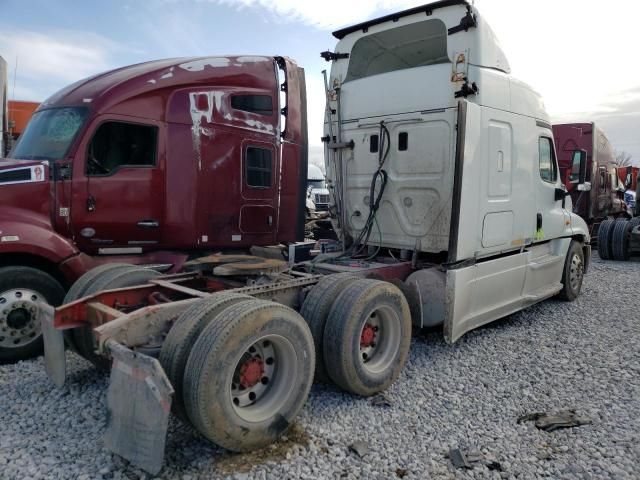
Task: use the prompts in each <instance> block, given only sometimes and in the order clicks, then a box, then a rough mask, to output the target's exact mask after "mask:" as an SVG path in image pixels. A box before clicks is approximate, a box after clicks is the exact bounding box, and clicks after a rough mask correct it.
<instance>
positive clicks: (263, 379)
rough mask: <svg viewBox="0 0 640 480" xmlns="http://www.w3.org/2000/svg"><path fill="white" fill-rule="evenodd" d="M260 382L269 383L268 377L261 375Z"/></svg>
mask: <svg viewBox="0 0 640 480" xmlns="http://www.w3.org/2000/svg"><path fill="white" fill-rule="evenodd" d="M260 381H261V382H262V384H263V385H266V384H267V383H269V378H268V377H262V380H260Z"/></svg>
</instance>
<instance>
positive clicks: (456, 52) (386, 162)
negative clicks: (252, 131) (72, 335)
mask: <svg viewBox="0 0 640 480" xmlns="http://www.w3.org/2000/svg"><path fill="white" fill-rule="evenodd" d="M425 13H426V15H425ZM425 22H428V23H425ZM334 35H335V36H336V37H337V38H338V39H340V42H339V43H338V45H337V48H336V50H335V51H334V52H324V53H323V56H324V57H325V58H326V59H327V60H328V61H331V62H333V63H332V70H331V76H330V78H329V79H327V82H326V83H327V89H328V91H327V92H326V93H327V99H328V105H327V121H326V124H325V134H326V135H325V141H326V145H325V148H326V157H325V158H326V167H327V178H328V181H329V191H330V195H331V205H330V211H331V213H332V215H333V221H334V223H335V226H336V228H337V229H338V233H339V234H340V236H341V237H342V240H343V242H344V245H343V248H342V250H340V251H338V252H332V253H331V252H327V253H325V254H323V255H319V256H318V257H317V258H315V259H314V260H313V261H309V262H302V263H294V264H293V265H288V264H287V263H285V262H284V261H282V260H266V259H264V258H257V257H254V258H252V257H242V258H240V257H237V256H229V255H213V256H210V257H207V258H200V259H194V260H192V261H190V262H187V263H186V264H185V272H183V273H181V274H176V275H164V276H158V274H157V273H155V274H154V273H149V270H146V271H143V272H141V271H140V269H139V268H136V267H127V266H114V267H112V268H116V269H120V270H119V271H118V272H115V273H117V275H115V276H114V272H113V271H112V272H105V271H98V272H95V271H94V272H88V273H87V274H85V276H84V277H83V278H81V279H80V280H79V281H78V283H77V284H76V286H74V290H75V292H74V296H73V298H72V300H73V301H72V302H71V303H68V304H67V305H64V306H62V307H59V308H57V309H55V310H54V309H52V308H50V307H43V308H44V310H45V311H46V315H44V316H43V328H44V331H45V335H46V337H47V342H46V347H47V349H46V362H45V364H46V367H47V372H48V373H49V375H50V376H51V377H52V378H53V379H54V380H55V381H56V383H58V384H62V383H63V382H64V380H65V367H64V342H63V339H62V331H63V330H71V331H73V332H79V331H88V332H89V333H90V334H91V335H92V337H91V338H92V340H93V341H94V342H95V343H94V344H93V347H94V348H93V350H94V353H95V354H96V356H97V357H98V360H99V359H102V360H103V361H106V360H112V361H113V364H112V365H113V368H112V376H111V380H110V384H109V392H108V395H107V404H108V408H109V410H110V415H109V423H108V425H107V432H106V438H105V446H106V447H107V448H109V449H110V450H112V451H114V452H116V453H118V454H120V455H122V456H124V457H125V458H127V459H129V460H130V461H132V462H133V463H134V464H135V465H137V466H139V467H141V468H144V469H145V470H147V471H149V472H150V473H152V474H156V473H157V472H158V471H159V470H160V469H161V468H162V458H163V454H164V448H165V437H166V432H167V422H168V416H169V413H170V411H171V410H173V411H174V412H175V413H177V414H178V415H179V416H180V417H181V418H182V419H183V420H185V421H186V422H187V423H189V424H191V425H192V426H193V427H194V428H195V429H196V430H198V431H199V432H200V433H202V434H203V435H204V436H205V437H207V438H209V439H210V440H211V441H213V442H214V443H216V444H218V445H221V446H223V447H225V448H228V449H230V450H234V451H244V450H248V449H252V448H258V447H262V446H264V445H266V444H268V443H270V442H272V441H273V440H275V439H276V438H277V437H278V436H279V435H281V434H282V433H283V432H284V431H286V429H287V428H288V427H289V425H290V424H291V422H293V420H294V418H295V417H296V415H297V414H298V412H299V411H300V409H301V408H302V406H303V405H304V402H305V400H306V398H307V395H308V393H309V389H310V388H311V383H312V381H313V378H316V379H322V380H325V381H331V382H333V383H335V384H336V385H337V386H338V387H340V388H342V389H343V390H345V391H347V392H350V393H353V394H357V395H362V396H370V395H374V394H376V393H378V392H380V391H382V390H384V389H386V388H387V387H388V386H389V385H391V384H392V383H393V382H394V381H395V380H396V379H397V378H398V376H399V375H400V372H401V370H402V368H403V366H404V364H405V362H406V360H407V355H408V351H409V347H410V343H411V342H410V340H411V327H412V325H414V326H418V327H421V326H427V325H443V331H444V334H445V338H446V339H447V341H449V342H454V341H456V340H457V339H458V338H460V336H462V335H463V334H464V333H465V332H467V331H468V330H470V329H472V328H474V327H477V326H479V325H481V324H483V323H486V322H489V321H492V320H494V319H496V318H498V317H501V316H504V315H507V314H509V313H511V312H514V311H517V310H520V309H522V308H524V307H525V306H527V305H530V304H532V303H535V302H538V301H541V300H543V299H545V298H548V297H551V296H553V295H556V294H559V295H560V296H561V297H563V298H565V299H567V300H573V299H575V298H576V296H577V295H578V294H579V292H580V289H581V286H582V280H583V274H584V271H585V269H586V266H587V264H588V259H589V254H590V246H589V241H590V238H589V233H588V229H587V226H586V224H585V222H584V221H583V220H582V219H580V218H579V217H578V216H576V215H574V214H573V213H572V212H571V200H570V198H568V197H567V195H566V191H565V189H564V188H563V187H562V184H561V182H560V177H559V171H558V165H557V160H556V156H555V149H554V145H553V134H552V131H551V126H550V125H549V123H548V119H547V116H546V113H545V112H544V109H543V107H542V104H541V101H540V98H539V96H537V95H536V94H535V93H534V92H533V91H532V90H531V89H529V88H528V87H527V86H526V85H524V84H522V83H521V82H519V81H517V80H515V79H513V78H512V77H510V76H509V74H508V64H507V63H506V59H505V58H504V55H503V54H502V52H501V50H500V49H499V47H498V46H497V43H496V42H495V38H494V36H493V34H492V33H491V31H490V30H489V28H488V26H487V25H486V24H485V23H484V22H483V20H482V18H481V17H480V16H479V15H478V12H477V11H476V10H475V8H473V7H472V6H471V5H469V4H468V3H467V2H464V1H451V0H449V1H443V2H437V3H433V4H430V5H426V6H423V7H419V8H415V9H412V10H407V11H404V12H399V13H397V14H393V15H391V16H388V17H383V18H380V19H377V20H372V21H369V22H365V23H363V24H360V25H356V26H354V27H349V28H347V29H343V30H340V31H338V32H335V34H334ZM359 42H362V43H359ZM380 92H393V95H381V94H380ZM301 120H302V121H304V118H302V119H301ZM582 167H583V168H581V174H580V180H581V182H583V181H584V170H585V168H586V164H584V163H583V164H582ZM143 274H145V275H146V276H147V278H146V280H143V281H146V282H147V283H145V284H144V285H137V286H132V287H128V288H118V287H119V286H121V285H120V283H119V282H120V281H122V280H123V278H125V277H134V276H135V277H137V278H139V277H140V276H142V275H143ZM116 277H117V278H119V280H117V281H116V280H115V278H116ZM131 305H135V306H136V307H135V308H131V307H130V306H131ZM154 349H155V352H156V353H157V351H158V350H159V354H158V359H156V358H153V356H151V355H147V354H146V353H150V352H151V351H153V350H154ZM145 352H146V353H145ZM141 412H144V415H143V414H141ZM132 420H133V421H132Z"/></svg>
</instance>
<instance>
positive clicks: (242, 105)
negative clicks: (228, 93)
mask: <svg viewBox="0 0 640 480" xmlns="http://www.w3.org/2000/svg"><path fill="white" fill-rule="evenodd" d="M231 108H235V109H236V110H242V111H244V112H251V113H257V114H258V115H273V101H272V100H271V97H270V96H269V95H233V96H232V97H231Z"/></svg>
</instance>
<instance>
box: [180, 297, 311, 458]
mask: <svg viewBox="0 0 640 480" xmlns="http://www.w3.org/2000/svg"><path fill="white" fill-rule="evenodd" d="M314 364H315V352H314V349H313V338H312V336H311V332H310V331H309V327H308V326H307V324H306V322H305V321H304V319H303V318H302V317H301V316H300V315H299V314H298V313H297V312H295V311H294V310H292V309H290V308H288V307H285V306H284V305H280V304H277V303H274V302H267V301H263V300H252V301H248V302H241V303H238V304H236V305H233V306H231V307H229V308H227V309H226V310H224V311H222V312H221V313H220V314H218V315H217V317H216V318H215V319H214V320H213V321H212V322H210V323H209V325H207V326H206V327H205V329H204V330H203V331H202V333H201V334H200V337H199V338H198V340H197V341H196V343H195V344H194V346H193V349H192V351H191V355H190V356H189V360H188V361H187V366H186V368H185V377H184V384H183V392H184V393H183V395H184V400H185V406H186V410H187V414H188V416H189V419H190V420H191V423H192V424H193V426H194V427H195V428H196V429H197V430H198V431H199V432H200V433H201V434H202V435H204V436H205V437H207V438H208V439H209V440H211V441H212V442H214V443H216V444H217V445H219V446H221V447H224V448H226V449H228V450H232V451H236V452H241V451H247V450H252V449H255V448H261V447H264V446H266V445H268V444H270V443H272V442H273V441H275V440H276V439H277V438H278V437H279V436H280V435H282V434H283V433H284V432H285V431H286V430H287V428H289V426H290V425H291V422H292V421H293V420H294V418H295V417H296V416H297V415H298V413H299V412H300V410H301V409H302V407H303V406H304V404H305V402H306V400H307V397H308V395H309V390H310V389H311V385H312V384H313V370H314Z"/></svg>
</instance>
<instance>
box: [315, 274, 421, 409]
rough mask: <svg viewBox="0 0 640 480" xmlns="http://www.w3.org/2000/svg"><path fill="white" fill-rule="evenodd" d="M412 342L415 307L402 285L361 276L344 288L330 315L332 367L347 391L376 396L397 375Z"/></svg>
mask: <svg viewBox="0 0 640 480" xmlns="http://www.w3.org/2000/svg"><path fill="white" fill-rule="evenodd" d="M410 342H411V312H410V310H409V305H408V303H407V300H406V298H405V297H404V295H403V294H402V292H401V291H400V290H399V289H398V287H396V286H395V285H392V284H390V283H387V282H382V281H379V280H358V281H356V282H354V283H352V284H351V285H349V286H348V287H347V288H346V289H344V290H343V291H342V293H340V295H339V296H338V298H337V299H336V301H335V303H334V304H333V306H332V307H331V312H330V313H329V317H328V318H327V324H326V326H325V330H324V345H323V348H324V358H325V363H326V367H327V372H328V373H329V376H330V377H331V379H332V380H333V381H334V382H335V383H336V385H338V386H339V387H341V388H342V389H344V390H346V391H348V392H351V393H355V394H357V395H363V396H370V395H374V394H376V393H378V392H380V391H382V390H385V389H386V388H387V387H389V385H391V384H392V383H393V382H394V381H395V380H396V379H397V378H398V376H399V375H400V372H401V371H402V369H403V367H404V365H405V363H406V361H407V356H408V354H409V345H410Z"/></svg>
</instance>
